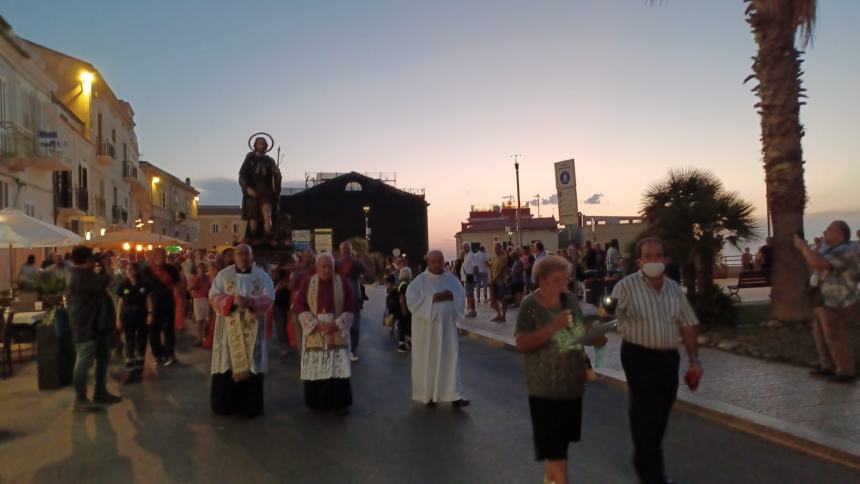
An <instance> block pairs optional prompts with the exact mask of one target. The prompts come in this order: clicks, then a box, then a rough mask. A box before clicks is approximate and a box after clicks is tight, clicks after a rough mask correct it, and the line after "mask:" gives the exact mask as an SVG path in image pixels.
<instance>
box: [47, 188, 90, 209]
mask: <svg viewBox="0 0 860 484" xmlns="http://www.w3.org/2000/svg"><path fill="white" fill-rule="evenodd" d="M89 196H90V195H89V191H87V189H86V188H84V187H75V188H71V187H69V188H65V189H57V191H56V193H54V199H55V200H56V203H57V208H76V209H78V210H81V211H84V212H86V211H88V210H89V208H90V198H89Z"/></svg>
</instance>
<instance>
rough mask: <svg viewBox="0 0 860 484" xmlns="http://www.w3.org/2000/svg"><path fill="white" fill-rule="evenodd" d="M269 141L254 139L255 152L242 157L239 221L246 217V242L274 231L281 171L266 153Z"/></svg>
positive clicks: (269, 234) (260, 238) (261, 138)
mask: <svg viewBox="0 0 860 484" xmlns="http://www.w3.org/2000/svg"><path fill="white" fill-rule="evenodd" d="M268 147H269V143H268V142H267V141H266V139H265V138H263V137H258V138H256V139H255V140H254V151H252V152H250V153H248V155H247V156H245V161H244V162H243V163H242V168H241V169H240V170H239V186H241V187H242V220H247V221H248V225H247V228H246V230H245V238H246V240H247V241H260V240H262V239H263V238H264V237H265V236H271V235H272V233H273V230H272V223H273V221H274V220H277V214H278V202H279V201H280V197H281V170H279V169H278V165H277V163H275V160H273V159H272V158H271V157H270V156H268V155H267V154H266V152H267V151H268Z"/></svg>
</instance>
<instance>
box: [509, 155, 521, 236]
mask: <svg viewBox="0 0 860 484" xmlns="http://www.w3.org/2000/svg"><path fill="white" fill-rule="evenodd" d="M522 156H523V155H519V154H517V155H511V158H513V159H514V170H515V171H516V173H517V209H516V211H515V212H514V213H515V214H516V219H517V240H518V243H519V246H520V247H522V246H523V233H522V232H520V209H521V208H522V206H523V205H522V202H520V158H522Z"/></svg>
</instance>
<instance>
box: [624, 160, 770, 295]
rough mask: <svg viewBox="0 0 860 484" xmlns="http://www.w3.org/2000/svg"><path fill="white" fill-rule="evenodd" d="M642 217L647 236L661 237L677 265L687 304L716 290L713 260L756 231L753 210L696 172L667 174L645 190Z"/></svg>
mask: <svg viewBox="0 0 860 484" xmlns="http://www.w3.org/2000/svg"><path fill="white" fill-rule="evenodd" d="M640 213H641V215H642V216H643V217H645V220H646V222H647V223H648V224H649V227H648V229H646V234H647V235H653V236H657V237H660V238H661V239H662V240H663V241H664V242H665V244H666V253H667V255H668V256H670V257H672V259H673V262H676V263H677V264H679V265H680V267H681V274H682V278H683V282H684V285H685V286H686V287H687V294H688V296H689V297H690V298H691V299H695V298H696V295H697V294H698V293H700V292H709V291H711V290H712V288H713V287H714V285H713V284H714V283H713V279H714V263H715V258H716V255H717V254H718V253H719V252H720V251H721V250H722V249H723V246H724V245H725V243H726V242H728V243H730V244H732V245H734V246H735V247H739V244H740V243H741V242H747V241H749V240H752V239H754V238H755V237H756V235H755V234H756V230H757V229H758V226H757V225H756V222H755V218H754V217H753V205H752V204H751V203H749V202H747V201H746V200H743V199H742V198H740V196H738V194H737V193H734V192H729V191H726V190H725V189H724V188H723V183H722V181H720V179H719V178H718V177H717V176H716V175H714V174H713V173H712V172H710V171H708V170H704V169H699V168H686V169H681V170H670V171H669V176H668V178H667V179H666V180H664V181H662V182H659V183H656V184H653V185H651V186H649V187H648V189H647V190H646V191H645V194H644V195H643V197H642V208H641V210H640Z"/></svg>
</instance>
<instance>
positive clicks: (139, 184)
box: [122, 161, 149, 196]
mask: <svg viewBox="0 0 860 484" xmlns="http://www.w3.org/2000/svg"><path fill="white" fill-rule="evenodd" d="M140 174H141V173H140V169H139V168H138V167H137V165H135V164H134V162H133V161H125V162H123V164H122V178H123V179H124V180H125V181H127V182H128V184H129V186H131V190H132V191H133V192H135V195H138V196H143V195H147V194H148V192H149V187H147V186H146V182H145V181H143V179H142V178H141V177H140Z"/></svg>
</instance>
